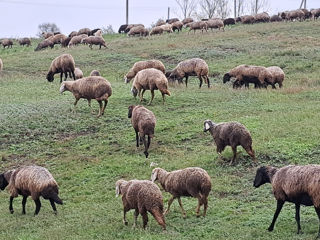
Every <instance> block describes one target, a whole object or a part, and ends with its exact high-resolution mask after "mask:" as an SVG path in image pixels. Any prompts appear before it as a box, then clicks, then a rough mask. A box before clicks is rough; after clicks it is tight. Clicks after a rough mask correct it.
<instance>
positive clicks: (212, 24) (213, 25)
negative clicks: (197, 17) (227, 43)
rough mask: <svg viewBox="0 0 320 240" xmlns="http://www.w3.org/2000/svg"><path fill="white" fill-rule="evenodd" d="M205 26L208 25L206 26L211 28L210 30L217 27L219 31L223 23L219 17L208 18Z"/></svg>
mask: <svg viewBox="0 0 320 240" xmlns="http://www.w3.org/2000/svg"><path fill="white" fill-rule="evenodd" d="M207 26H208V28H210V29H211V31H212V29H213V28H219V31H220V29H221V28H222V30H223V31H224V23H223V21H222V20H221V19H215V20H213V19H209V20H208V21H207Z"/></svg>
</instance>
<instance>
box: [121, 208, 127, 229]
mask: <svg viewBox="0 0 320 240" xmlns="http://www.w3.org/2000/svg"><path fill="white" fill-rule="evenodd" d="M127 212H128V209H127V208H123V220H122V221H123V224H124V225H128V221H127V219H126V213H127Z"/></svg>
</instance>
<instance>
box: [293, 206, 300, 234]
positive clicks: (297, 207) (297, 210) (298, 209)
mask: <svg viewBox="0 0 320 240" xmlns="http://www.w3.org/2000/svg"><path fill="white" fill-rule="evenodd" d="M295 218H296V221H297V225H298V231H297V234H299V233H302V231H301V225H300V204H299V203H296V216H295Z"/></svg>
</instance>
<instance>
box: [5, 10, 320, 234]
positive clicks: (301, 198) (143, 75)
mask: <svg viewBox="0 0 320 240" xmlns="http://www.w3.org/2000/svg"><path fill="white" fill-rule="evenodd" d="M302 13H303V15H302ZM279 15H280V16H281V18H282V19H286V20H293V19H297V18H299V19H300V20H302V19H305V18H307V16H308V18H310V17H313V18H317V17H319V16H320V9H316V10H312V11H310V12H309V15H308V14H307V13H306V12H305V11H304V10H296V11H291V12H284V13H281V14H279ZM247 19H248V16H244V17H242V18H241V22H243V23H248V21H249V20H247ZM251 19H252V18H251ZM253 19H255V20H254V21H263V22H266V21H273V20H272V19H273V17H271V18H270V17H267V14H265V13H263V14H258V15H256V16H253ZM191 20H192V19H187V20H184V21H182V22H180V21H175V20H172V19H171V20H169V23H167V24H166V23H163V22H162V23H159V24H158V26H156V27H154V28H153V29H152V30H151V32H150V35H153V34H160V33H162V32H164V31H167V32H172V31H174V30H176V29H177V30H178V31H180V30H181V28H182V26H183V25H187V26H188V27H190V30H189V31H191V30H196V29H202V30H203V29H205V30H207V28H208V27H209V26H214V27H213V28H216V27H217V28H222V29H223V28H224V25H227V23H228V24H232V22H233V23H235V22H236V20H235V19H233V21H232V20H231V19H225V20H224V21H222V20H220V19H214V20H207V21H202V22H193V21H191ZM237 21H239V20H238V19H237ZM250 21H251V22H250V23H252V21H253V20H250ZM169 24H170V26H169ZM203 24H204V27H203ZM210 24H211V25H210ZM137 29H140V30H137ZM145 30H146V29H145V28H144V26H141V25H138V26H136V25H135V26H130V25H129V26H121V27H120V29H119V32H122V31H124V32H127V33H128V35H129V36H130V35H135V34H136V33H137V32H139V33H138V34H139V35H143V34H146V31H145ZM148 34H149V31H148ZM44 38H45V40H44V41H42V42H41V43H39V45H38V46H37V48H36V50H40V49H42V48H45V47H48V46H50V47H53V45H54V44H58V43H60V44H62V45H63V46H68V47H70V46H73V45H76V44H79V43H87V44H89V46H90V47H92V45H100V48H101V46H105V47H106V45H105V42H104V40H103V38H102V36H101V30H99V29H95V30H93V31H90V29H81V30H80V31H78V32H72V33H71V34H70V35H69V36H68V37H66V36H65V35H63V34H60V33H57V34H47V33H45V34H44ZM2 44H3V45H4V46H5V45H6V46H9V45H10V44H9V43H6V42H5V43H3V41H2ZM8 44H9V45H8ZM20 44H21V45H24V44H26V45H30V41H28V39H24V41H22V40H21V43H20ZM11 46H12V44H11ZM2 68H3V63H2V60H1V59H0V71H1V70H2ZM55 74H60V83H61V87H60V93H63V92H65V91H70V92H72V93H73V95H74V97H75V103H74V105H75V106H76V104H77V102H78V101H79V99H80V98H84V99H87V100H88V105H89V106H90V107H91V100H92V99H95V100H97V101H98V103H99V113H98V117H100V116H102V115H103V114H104V111H105V109H106V106H107V103H108V98H109V97H110V96H111V95H112V87H111V84H110V82H109V81H108V80H106V79H105V78H103V77H102V76H100V73H99V72H98V71H97V70H93V71H92V72H91V74H90V76H88V77H84V76H83V73H82V71H81V70H80V69H79V68H76V67H75V61H74V59H73V57H72V56H71V55H70V54H62V55H61V56H58V57H57V58H55V59H54V60H53V61H52V63H51V65H50V68H49V71H48V74H47V76H46V78H47V80H48V81H49V82H52V81H53V80H54V75H55ZM63 75H64V80H65V81H62V78H63ZM189 76H197V77H198V79H199V81H200V84H199V87H200V88H201V86H202V84H203V82H204V83H205V84H207V85H208V88H209V87H210V80H209V68H208V64H207V63H206V62H205V61H204V60H203V59H200V58H192V59H186V60H184V61H182V62H180V63H178V64H177V66H176V67H175V68H174V69H173V70H171V71H166V69H165V66H164V64H163V63H162V62H161V61H159V60H146V61H139V62H136V63H135V64H134V65H133V66H132V68H131V69H130V70H129V71H128V73H127V74H126V75H125V79H124V80H125V83H129V82H130V81H131V80H133V81H132V88H131V92H132V94H133V96H134V97H136V96H139V98H140V102H142V100H143V94H144V92H145V91H146V90H150V91H151V99H150V101H149V105H150V104H151V103H152V101H153V98H154V91H155V90H159V91H160V92H161V94H162V98H163V103H164V102H165V95H168V96H170V95H171V93H170V91H169V89H168V88H169V82H174V81H178V82H179V83H182V82H183V79H185V84H186V86H187V83H188V77H189ZM68 77H69V78H73V79H74V81H66V79H67V78H68ZM231 78H235V80H234V82H233V87H234V88H238V87H241V86H243V85H245V86H246V87H249V83H253V84H254V85H255V87H267V85H271V86H272V88H276V87H275V84H278V85H279V87H282V85H283V81H284V78H285V74H284V72H283V70H282V69H281V68H279V67H277V66H272V67H263V66H250V65H240V66H237V67H235V68H233V69H231V70H230V71H229V72H227V73H226V74H224V77H223V82H224V83H226V82H227V81H229V80H230V79H231ZM103 102H104V104H103ZM128 118H130V119H131V123H132V127H133V128H134V130H135V133H136V146H137V147H139V144H140V143H141V142H142V144H143V145H144V154H145V157H146V158H148V156H149V152H148V150H149V147H150V143H151V139H152V138H153V136H154V131H155V126H156V116H155V114H154V113H153V112H152V111H151V110H149V109H147V108H146V107H144V106H142V105H130V106H129V107H128ZM203 124H204V129H203V131H204V132H207V131H209V132H210V134H211V135H212V138H213V140H214V142H215V144H216V146H217V149H216V150H217V153H218V154H219V155H220V154H221V152H222V151H223V150H224V149H225V147H226V146H231V148H232V151H233V157H232V160H231V162H230V164H232V163H233V162H234V161H235V160H236V156H237V147H238V146H242V147H243V148H244V149H245V151H246V152H247V153H248V155H250V157H251V158H252V160H253V161H254V162H255V163H256V162H257V161H256V157H255V152H254V150H253V148H252V137H251V134H250V132H249V130H248V129H247V128H246V127H245V126H244V125H242V124H241V123H238V122H223V123H214V122H213V121H211V120H205V121H204V123H203ZM319 174H320V166H319V165H306V166H286V167H283V168H279V169H278V168H274V167H260V168H258V170H257V172H256V176H255V180H254V187H259V186H261V185H262V184H264V183H271V184H272V188H273V193H274V196H275V198H276V200H277V209H276V212H275V215H274V218H273V221H272V223H271V225H270V227H269V228H268V230H269V231H272V230H273V228H274V224H275V222H276V219H277V217H278V215H279V213H280V211H281V208H282V206H283V204H284V203H285V202H286V201H289V202H293V203H295V205H296V221H297V225H298V233H299V232H300V231H301V226H300V205H301V204H303V205H306V206H312V205H313V206H314V207H315V210H316V212H317V215H318V217H319V219H320V194H319V190H320V184H319V178H318V177H317V176H319ZM155 182H158V183H159V184H160V185H161V186H162V188H163V190H164V191H166V192H169V193H170V194H171V195H172V197H171V198H170V199H169V201H168V207H167V209H166V210H165V211H164V206H163V197H162V193H161V191H160V189H159V187H158V186H157V185H156V184H155ZM6 187H8V190H9V193H10V205H9V210H10V212H11V213H13V212H14V210H13V206H12V203H13V199H14V198H15V197H17V196H18V195H19V194H20V195H22V196H23V200H22V209H23V210H22V213H23V214H25V205H26V200H27V197H28V196H31V198H32V199H33V200H34V202H35V205H36V210H35V213H34V214H35V215H37V214H38V213H39V211H40V208H41V202H40V199H39V198H40V197H41V196H42V197H43V198H44V199H48V200H49V201H50V203H51V206H52V209H53V210H54V212H55V213H56V211H57V210H56V206H55V203H56V204H63V202H62V200H61V199H60V198H59V196H58V193H59V192H58V185H57V183H56V181H55V180H54V178H53V176H52V175H51V173H50V172H49V171H48V170H47V169H45V168H43V167H39V166H24V167H20V168H17V169H13V170H9V171H6V172H4V173H2V174H0V189H1V190H4V189H5V188H6ZM210 191H211V178H210V176H209V175H208V173H207V172H206V171H205V170H204V169H202V168H198V167H191V168H185V169H180V170H176V171H172V172H168V171H166V170H165V169H162V168H155V169H153V170H152V173H151V181H149V180H130V181H126V180H122V179H121V180H118V181H117V182H116V194H117V195H122V202H123V211H124V215H123V222H124V224H126V225H127V224H128V221H127V219H126V212H128V211H129V210H130V209H134V210H135V213H134V225H136V221H137V217H138V215H139V214H140V215H141V216H142V219H143V227H144V228H145V227H146V225H147V222H148V214H147V212H150V213H151V214H152V216H153V217H154V218H155V220H156V221H157V222H158V223H159V225H160V226H161V227H162V228H163V229H164V230H165V229H166V222H165V215H166V214H168V212H169V209H170V205H171V204H172V202H173V201H174V199H177V200H178V203H179V205H180V208H181V211H182V215H183V217H186V212H185V210H184V209H183V206H182V202H181V197H183V196H190V197H194V198H197V199H198V206H197V208H196V215H197V216H200V215H201V214H200V208H201V206H203V214H202V215H203V216H205V215H206V211H207V208H208V196H209V193H210ZM318 236H319V237H320V230H319V233H318Z"/></svg>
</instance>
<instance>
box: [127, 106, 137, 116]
mask: <svg viewBox="0 0 320 240" xmlns="http://www.w3.org/2000/svg"><path fill="white" fill-rule="evenodd" d="M135 107H136V106H135V105H130V106H129V107H128V118H131V117H132V111H133V109H134V108H135Z"/></svg>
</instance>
